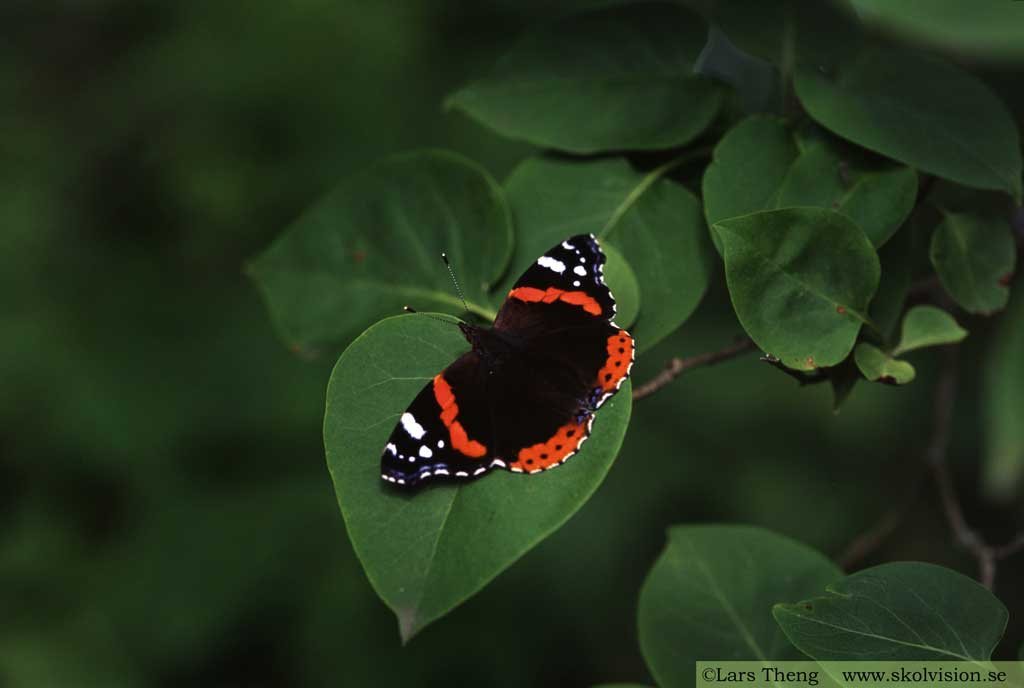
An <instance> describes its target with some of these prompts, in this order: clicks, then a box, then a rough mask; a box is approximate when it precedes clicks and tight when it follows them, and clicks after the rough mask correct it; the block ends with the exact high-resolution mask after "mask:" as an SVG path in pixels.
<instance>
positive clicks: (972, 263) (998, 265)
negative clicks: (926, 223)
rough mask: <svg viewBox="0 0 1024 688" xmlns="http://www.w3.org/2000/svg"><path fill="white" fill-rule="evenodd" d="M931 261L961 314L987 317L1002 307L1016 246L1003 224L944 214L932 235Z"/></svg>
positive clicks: (978, 217) (960, 215)
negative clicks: (962, 310)
mask: <svg viewBox="0 0 1024 688" xmlns="http://www.w3.org/2000/svg"><path fill="white" fill-rule="evenodd" d="M931 260H932V265H934V266H935V272H937V273H938V275H939V279H940V280H941V281H942V286H943V287H945V288H946V291H948V292H949V295H950V296H952V297H953V298H954V299H955V300H956V302H957V303H958V304H960V305H961V306H962V307H963V308H964V310H966V311H968V312H970V313H982V314H986V315H987V314H990V313H992V312H994V311H999V310H1002V309H1003V308H1004V307H1005V306H1006V301H1007V299H1008V298H1009V294H1010V290H1009V288H1008V285H1009V280H1010V277H1011V276H1012V275H1013V269H1014V266H1015V265H1016V263H1017V245H1016V243H1015V242H1014V240H1013V235H1012V234H1011V233H1010V226H1009V224H1008V223H1007V222H1006V221H1005V220H1000V219H996V218H991V217H984V216H981V215H972V214H969V213H946V214H945V218H944V219H943V220H942V222H941V224H939V226H938V227H937V228H936V229H935V233H934V234H933V235H932V244H931Z"/></svg>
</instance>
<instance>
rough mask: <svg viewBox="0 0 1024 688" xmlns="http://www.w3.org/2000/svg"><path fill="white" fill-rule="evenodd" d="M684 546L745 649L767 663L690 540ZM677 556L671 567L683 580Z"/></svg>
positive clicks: (759, 647) (673, 559)
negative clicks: (738, 634)
mask: <svg viewBox="0 0 1024 688" xmlns="http://www.w3.org/2000/svg"><path fill="white" fill-rule="evenodd" d="M686 544H687V545H688V546H689V549H690V552H691V553H692V554H693V561H694V563H695V564H696V565H697V567H698V568H700V570H701V573H702V574H703V575H704V579H705V581H706V582H707V585H708V588H709V589H710V590H711V592H712V594H713V595H714V597H715V599H716V600H718V602H719V604H720V605H721V607H722V609H723V610H725V613H726V615H727V616H728V617H729V620H730V621H732V623H733V625H734V626H735V627H736V629H737V630H738V631H739V633H740V637H742V638H743V642H744V643H746V645H747V647H749V648H750V650H751V651H752V652H753V653H754V655H755V656H756V657H757V658H758V659H759V660H760V661H762V662H766V661H768V660H767V657H765V654H764V651H763V650H762V649H761V646H760V645H758V644H757V640H756V639H755V638H754V636H753V635H752V634H751V633H750V631H749V629H747V627H746V626H745V625H744V624H743V621H742V619H741V618H740V616H739V614H737V613H736V610H735V609H734V608H733V606H732V605H731V604H730V603H729V600H728V599H727V598H726V597H725V594H724V593H723V592H722V589H721V588H720V587H718V583H717V582H716V580H715V577H714V576H713V575H712V573H711V570H710V569H709V568H708V565H707V562H705V561H704V560H703V559H702V558H701V557H700V554H699V553H698V552H697V548H696V547H695V546H694V544H693V542H691V541H690V540H686ZM678 556H679V555H678V554H676V555H675V556H673V557H672V565H673V566H674V567H675V568H676V569H677V570H678V571H679V572H680V574H681V575H682V577H683V579H685V578H686V576H685V574H686V571H685V570H684V569H683V567H682V564H681V563H680V562H679V561H678Z"/></svg>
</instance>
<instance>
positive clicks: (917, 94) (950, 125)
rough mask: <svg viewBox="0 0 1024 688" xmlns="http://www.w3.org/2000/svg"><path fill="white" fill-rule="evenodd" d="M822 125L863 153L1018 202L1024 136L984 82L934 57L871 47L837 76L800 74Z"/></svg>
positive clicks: (798, 82)
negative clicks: (1003, 194) (998, 192)
mask: <svg viewBox="0 0 1024 688" xmlns="http://www.w3.org/2000/svg"><path fill="white" fill-rule="evenodd" d="M794 85H795V87H796V93H797V96H798V97H799V98H800V102H801V104H802V105H803V106H804V109H806V110H807V112H808V114H810V116H811V117H813V118H814V119H815V120H816V121H817V122H818V123H820V124H821V125H823V126H824V127H826V128H827V129H830V130H832V131H834V132H835V133H837V134H839V135H840V136H842V137H844V138H847V139H849V140H851V141H853V142H854V143H857V144H859V145H861V146H864V147H865V148H868V149H870V150H873V151H877V152H879V153H881V154H882V155H885V156H888V157H890V158H893V159H894V160H899V161H900V162H903V163H906V164H907V165H910V166H912V167H916V168H918V169H920V170H923V171H925V172H930V173H931V174H934V175H937V176H939V177H945V178H946V179H950V180H952V181H955V182H958V183H960V184H963V185H965V186H971V187H975V188H980V189H997V190H1004V191H1007V192H1009V193H1011V194H1012V195H1013V196H1014V197H1016V198H1017V199H1020V197H1021V152H1020V137H1019V135H1018V132H1017V126H1016V125H1015V124H1014V121H1013V118H1012V117H1011V116H1010V113H1009V112H1008V111H1007V109H1006V106H1005V105H1004V104H1003V103H1002V102H1001V101H1000V100H999V99H998V98H997V97H996V96H995V95H994V94H993V93H992V92H991V91H990V90H989V89H988V87H987V86H985V84H983V83H982V82H981V81H979V80H978V79H976V78H975V77H973V76H971V75H970V74H968V73H967V72H965V71H963V70H961V69H959V68H957V67H954V66H952V65H950V64H948V63H946V62H943V61H941V60H939V59H936V58H933V57H926V56H924V55H919V54H916V53H909V52H895V51H891V50H886V49H882V48H877V47H876V48H872V49H870V50H866V51H864V52H863V53H861V54H860V55H859V56H858V57H857V58H856V59H854V60H851V61H849V62H847V63H846V64H844V65H843V66H841V67H840V69H839V72H838V75H837V76H832V75H831V74H828V73H825V74H823V73H821V72H820V71H818V70H815V69H802V70H800V71H799V72H798V73H797V76H796V78H795V79H794Z"/></svg>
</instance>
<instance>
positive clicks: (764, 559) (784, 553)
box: [638, 525, 843, 688]
mask: <svg viewBox="0 0 1024 688" xmlns="http://www.w3.org/2000/svg"><path fill="white" fill-rule="evenodd" d="M842 575H843V574H842V572H841V571H840V570H839V568H838V567H837V566H836V565H835V564H833V563H832V562H831V561H829V560H828V559H826V558H825V557H824V556H822V555H821V554H819V553H818V552H816V551H815V550H813V549H811V548H809V547H807V546H805V545H802V544H800V543H798V542H795V541H793V540H790V539H789V538H785V537H782V536H780V535H776V534H774V533H771V532H769V531H767V530H762V529H760V528H750V527H743V526H717V525H715V526H676V527H673V528H670V529H669V531H668V544H667V545H666V547H665V549H664V551H663V552H662V553H661V556H660V557H658V561H657V562H655V564H654V567H653V568H652V569H651V571H650V573H649V574H647V580H645V581H644V585H643V588H642V589H641V590H640V604H639V610H638V624H639V629H640V649H641V650H642V651H643V654H644V659H645V660H646V661H647V666H648V668H649V669H650V670H651V674H652V675H653V676H654V678H655V680H656V682H657V684H658V685H659V686H662V688H669V687H671V686H692V685H694V669H693V667H694V662H696V661H697V660H700V659H708V658H710V657H714V658H715V659H720V660H723V661H724V660H758V659H760V660H793V659H800V658H801V656H800V653H799V652H797V651H796V649H795V648H793V647H792V646H791V645H790V644H789V643H788V642H786V638H785V637H784V636H783V634H782V633H781V631H780V630H779V628H778V626H776V625H775V623H773V621H772V616H771V609H772V605H773V604H775V603H776V602H778V601H779V600H787V599H799V598H800V597H802V596H804V595H809V594H811V592H810V591H813V590H820V589H821V588H822V587H824V586H825V585H827V584H828V583H830V582H832V581H834V580H836V579H838V578H840V577H841V576H842Z"/></svg>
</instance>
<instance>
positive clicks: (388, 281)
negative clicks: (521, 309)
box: [249, 151, 512, 353]
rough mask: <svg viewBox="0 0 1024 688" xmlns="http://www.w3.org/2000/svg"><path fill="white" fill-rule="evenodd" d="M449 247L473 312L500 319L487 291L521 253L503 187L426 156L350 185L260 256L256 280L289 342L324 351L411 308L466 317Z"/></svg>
mask: <svg viewBox="0 0 1024 688" xmlns="http://www.w3.org/2000/svg"><path fill="white" fill-rule="evenodd" d="M442 251H445V252H447V253H448V255H449V256H450V257H451V261H452V262H453V263H454V264H455V265H456V267H457V268H458V271H459V278H460V281H461V284H462V288H463V290H464V291H465V294H466V301H467V302H468V304H469V308H470V310H472V311H474V312H475V313H477V314H479V315H482V316H485V317H488V316H493V315H494V313H493V310H492V309H491V306H490V296H489V295H488V293H487V292H488V287H490V286H492V285H493V284H494V283H495V282H496V281H497V280H498V279H499V278H500V277H501V276H502V274H503V273H504V272H505V268H506V266H507V265H508V260H509V256H510V255H511V251H512V223H511V216H510V213H509V211H508V208H507V206H506V205H505V201H504V197H503V195H502V192H501V188H500V187H499V186H498V185H497V184H496V183H495V182H494V180H492V179H491V177H490V176H489V175H488V174H487V173H486V172H485V171H484V170H483V169H481V168H480V167H478V166H477V165H475V164H473V163H471V162H470V161H469V160H466V159H465V158H463V157H461V156H458V155H455V154H452V153H445V152H439V151H427V152H417V153H411V154H406V155H400V156H396V157H393V158H389V159H387V160H385V161H383V162H381V163H379V164H377V165H375V166H374V167H372V168H371V169H370V170H368V171H367V172H365V173H363V174H360V175H357V176H355V177H353V178H351V179H349V180H347V181H345V182H343V183H342V184H341V185H340V186H339V187H338V188H337V189H335V190H334V191H333V192H331V193H330V194H329V195H328V196H327V197H325V198H324V199H322V200H321V201H320V202H319V203H318V204H317V205H316V206H314V207H313V208H312V209H310V210H309V211H308V212H306V214H304V215H303V216H302V217H301V218H299V219H298V220H297V221H296V222H295V223H294V224H293V225H292V226H291V227H289V228H288V230H287V231H285V233H284V234H282V235H281V236H280V237H278V238H277V240H275V241H274V243H273V244H271V246H270V247H269V248H268V249H267V250H266V251H264V252H263V253H262V254H261V255H260V256H259V257H257V258H256V259H254V260H253V261H252V263H251V264H250V265H249V273H250V274H251V275H252V277H253V278H254V279H255V280H256V282H257V284H258V285H259V286H260V289H261V290H262V292H263V295H264V297H265V298H266V300H267V304H268V306H269V308H270V313H271V316H272V318H273V319H274V322H275V323H276V325H277V327H278V329H279V330H280V332H281V335H282V336H283V337H284V339H285V341H287V342H288V343H289V345H290V346H291V347H292V348H293V349H295V350H299V351H303V352H307V353H316V352H318V351H320V350H322V349H330V348H332V347H334V346H337V345H340V344H344V343H345V342H346V341H348V340H349V339H351V338H352V337H354V336H356V335H357V334H358V333H359V332H361V331H362V330H363V329H365V328H366V327H368V326H369V325H370V324H371V323H373V322H374V321H375V320H377V319H378V318H380V317H381V316H383V315H387V314H389V313H398V312H400V311H401V309H402V306H404V305H406V304H408V305H412V306H414V307H415V308H417V309H420V310H425V309H437V310H446V311H449V312H452V313H458V312H460V311H461V310H462V304H461V303H460V301H459V298H458V296H457V294H456V293H455V291H454V289H453V288H452V283H451V280H450V278H449V276H448V273H447V271H445V269H444V265H443V264H442V263H441V258H440V256H441V252H442Z"/></svg>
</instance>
